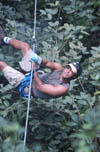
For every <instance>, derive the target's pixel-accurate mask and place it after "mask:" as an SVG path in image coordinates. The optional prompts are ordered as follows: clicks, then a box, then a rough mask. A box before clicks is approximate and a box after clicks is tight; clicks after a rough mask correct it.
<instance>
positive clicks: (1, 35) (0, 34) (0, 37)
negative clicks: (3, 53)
mask: <svg viewBox="0 0 100 152" xmlns="http://www.w3.org/2000/svg"><path fill="white" fill-rule="evenodd" d="M5 36H6V33H5V31H4V30H3V28H2V27H1V26H0V45H2V44H3V38H4V37H5Z"/></svg>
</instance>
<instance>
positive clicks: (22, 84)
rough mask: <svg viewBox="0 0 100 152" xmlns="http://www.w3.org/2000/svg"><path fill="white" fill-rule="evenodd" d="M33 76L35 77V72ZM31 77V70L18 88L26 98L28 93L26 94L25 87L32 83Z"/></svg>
mask: <svg viewBox="0 0 100 152" xmlns="http://www.w3.org/2000/svg"><path fill="white" fill-rule="evenodd" d="M33 77H34V74H33V76H32V78H33ZM30 78H31V72H30V73H29V74H28V75H26V76H25V77H24V79H23V81H22V82H21V84H20V85H19V86H18V87H17V88H16V89H17V90H18V91H19V93H20V94H21V95H22V96H23V97H25V98H27V97H28V95H26V94H25V92H24V88H25V87H28V86H29V85H30Z"/></svg>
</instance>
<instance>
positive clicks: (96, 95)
mask: <svg viewBox="0 0 100 152" xmlns="http://www.w3.org/2000/svg"><path fill="white" fill-rule="evenodd" d="M33 15H34V1H33V0H22V1H1V2H0V24H1V25H3V26H4V28H5V30H6V31H7V34H8V36H10V37H14V38H17V39H20V40H22V41H25V42H28V43H29V44H30V45H31V47H32V36H33V22H34V21H33ZM36 37H37V40H38V43H39V44H38V45H39V52H38V53H39V54H40V55H41V56H42V57H44V58H47V59H49V60H53V61H58V62H60V63H61V64H62V65H63V66H65V65H66V63H68V62H71V61H73V60H78V61H80V62H81V64H82V68H83V72H82V75H81V76H80V77H79V78H78V80H73V81H71V84H70V89H69V92H68V94H67V95H66V96H65V97H60V98H58V99H52V100H49V101H44V100H41V99H37V100H36V99H33V100H32V101H31V105H30V115H29V125H28V136H27V147H24V146H23V137H24V126H25V119H26V118H25V117H26V107H27V100H25V99H23V98H22V97H20V96H19V94H17V93H16V91H15V90H13V89H12V87H11V86H10V85H8V82H7V81H6V80H5V79H4V78H3V75H2V73H0V152H15V151H16V152H17V151H23V152H28V151H30V152H33V151H34V152H41V151H43V152H66V151H67V152H74V151H75V152H99V151H100V145H99V142H100V87H99V85H100V84H99V83H100V72H99V71H100V59H99V58H100V55H99V54H100V46H99V44H100V42H99V37H100V1H99V0H91V1H89V0H88V1H87V0H84V1H81V0H77V1H76V0H69V1H66V0H52V2H51V1H50V0H44V2H42V1H41V0H38V10H37V29H36ZM12 55H13V56H12ZM20 59H21V57H20V52H19V51H17V50H15V49H14V48H12V47H10V46H7V45H5V46H2V47H1V48H0V60H3V61H5V62H6V63H8V64H9V65H10V66H13V67H14V68H16V69H19V65H18V62H19V61H20ZM46 70H47V69H46Z"/></svg>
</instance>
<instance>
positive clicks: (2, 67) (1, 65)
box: [0, 61, 8, 71]
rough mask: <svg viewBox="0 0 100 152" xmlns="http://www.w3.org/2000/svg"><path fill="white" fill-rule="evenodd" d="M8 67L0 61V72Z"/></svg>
mask: <svg viewBox="0 0 100 152" xmlns="http://www.w3.org/2000/svg"><path fill="white" fill-rule="evenodd" d="M7 66H8V65H7V64H6V63H5V62H2V61H0V70H1V71H2V70H3V69H4V68H5V67H7Z"/></svg>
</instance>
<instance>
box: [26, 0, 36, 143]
mask: <svg viewBox="0 0 100 152" xmlns="http://www.w3.org/2000/svg"><path fill="white" fill-rule="evenodd" d="M36 8H37V0H35V10H34V35H33V39H35V33H36ZM34 51H35V50H34V47H33V52H34ZM33 62H34V61H32V62H31V78H30V87H29V94H28V105H27V114H26V123H25V131H24V146H25V145H26V138H27V128H28V118H29V109H30V100H31V87H32V76H33V66H34V63H33Z"/></svg>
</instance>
